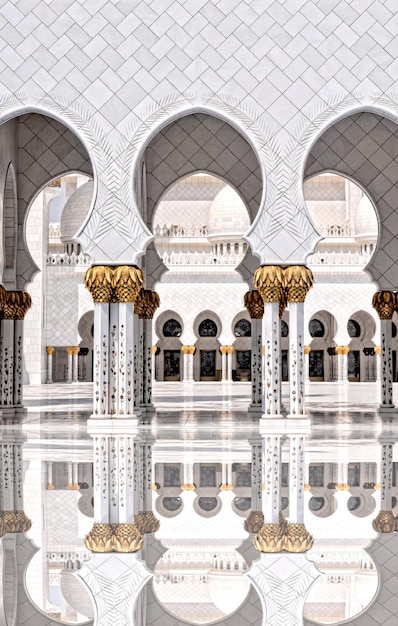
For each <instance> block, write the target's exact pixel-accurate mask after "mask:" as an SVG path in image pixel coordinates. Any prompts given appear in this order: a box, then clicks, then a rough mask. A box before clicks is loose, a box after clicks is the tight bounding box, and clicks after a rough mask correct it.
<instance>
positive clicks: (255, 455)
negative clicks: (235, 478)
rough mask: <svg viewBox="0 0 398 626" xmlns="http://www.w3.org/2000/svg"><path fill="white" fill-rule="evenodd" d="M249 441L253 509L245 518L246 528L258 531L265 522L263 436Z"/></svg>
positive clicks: (254, 531)
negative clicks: (263, 504)
mask: <svg viewBox="0 0 398 626" xmlns="http://www.w3.org/2000/svg"><path fill="white" fill-rule="evenodd" d="M249 443H250V446H251V511H250V513H249V517H248V518H247V519H246V520H245V530H246V531H247V532H249V533H258V531H259V530H260V529H261V527H262V525H263V523H264V514H263V511H262V497H263V470H262V466H263V462H262V458H263V455H262V438H261V437H260V436H259V435H258V436H255V435H253V437H251V438H249Z"/></svg>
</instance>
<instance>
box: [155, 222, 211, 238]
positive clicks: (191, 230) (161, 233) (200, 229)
mask: <svg viewBox="0 0 398 626" xmlns="http://www.w3.org/2000/svg"><path fill="white" fill-rule="evenodd" d="M153 234H154V235H155V237H207V235H208V232H207V224H205V225H204V226H198V225H197V224H191V225H185V226H182V225H181V224H170V225H169V226H168V225H167V224H164V225H163V226H161V225H160V224H156V226H155V228H154V231H153Z"/></svg>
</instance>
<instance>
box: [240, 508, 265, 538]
mask: <svg viewBox="0 0 398 626" xmlns="http://www.w3.org/2000/svg"><path fill="white" fill-rule="evenodd" d="M263 524H264V513H263V512H262V511H250V514H249V517H248V518H247V519H245V522H244V528H245V531H246V532H247V533H258V532H260V530H261V528H262V526H263Z"/></svg>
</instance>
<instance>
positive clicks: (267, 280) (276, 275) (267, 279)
mask: <svg viewBox="0 0 398 626" xmlns="http://www.w3.org/2000/svg"><path fill="white" fill-rule="evenodd" d="M253 284H254V287H255V288H256V289H258V291H259V292H260V294H261V297H262V299H263V300H264V302H278V303H279V302H280V301H281V298H282V297H283V290H284V286H285V280H284V274H283V269H282V268H281V267H279V265H262V266H261V267H258V268H257V269H256V271H255V272H254V278H253Z"/></svg>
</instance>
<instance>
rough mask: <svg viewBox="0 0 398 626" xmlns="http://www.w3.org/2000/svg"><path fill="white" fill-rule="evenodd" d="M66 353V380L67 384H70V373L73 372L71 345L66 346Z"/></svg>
mask: <svg viewBox="0 0 398 626" xmlns="http://www.w3.org/2000/svg"><path fill="white" fill-rule="evenodd" d="M65 350H66V354H67V355H68V365H67V368H66V382H67V383H68V384H72V373H73V346H67V348H65Z"/></svg>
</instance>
